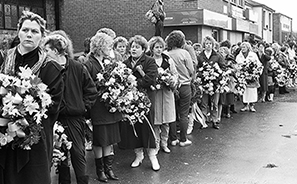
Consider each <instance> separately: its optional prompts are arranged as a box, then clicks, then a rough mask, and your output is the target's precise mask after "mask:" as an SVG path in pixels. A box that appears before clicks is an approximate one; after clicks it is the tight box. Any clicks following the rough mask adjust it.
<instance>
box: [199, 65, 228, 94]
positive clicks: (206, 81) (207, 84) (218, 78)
mask: <svg viewBox="0 0 297 184" xmlns="http://www.w3.org/2000/svg"><path fill="white" fill-rule="evenodd" d="M227 75H228V73H224V72H223V70H221V68H220V67H219V65H218V63H212V62H209V63H208V62H203V64H202V67H200V68H199V69H198V72H197V76H196V81H197V82H198V83H199V84H200V85H201V86H202V91H203V92H204V93H206V94H209V95H213V94H215V93H222V92H224V91H228V89H227V84H228V77H227Z"/></svg>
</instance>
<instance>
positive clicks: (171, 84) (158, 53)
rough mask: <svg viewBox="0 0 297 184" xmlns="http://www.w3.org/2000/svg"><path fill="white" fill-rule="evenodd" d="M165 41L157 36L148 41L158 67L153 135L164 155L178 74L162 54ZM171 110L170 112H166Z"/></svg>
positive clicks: (171, 61) (173, 112)
mask: <svg viewBox="0 0 297 184" xmlns="http://www.w3.org/2000/svg"><path fill="white" fill-rule="evenodd" d="M164 48H165V41H164V40H163V38H161V37H159V36H154V37H152V38H151V39H150V41H149V49H150V52H151V55H152V56H153V58H154V59H155V61H156V63H157V65H158V77H157V85H156V86H155V88H156V98H155V100H156V103H155V120H154V122H155V126H154V130H155V134H156V146H157V149H158V150H159V149H160V147H161V149H162V150H163V151H164V152H165V153H170V149H169V148H168V145H167V141H168V134H169V123H172V122H175V120H176V113H175V108H173V107H175V100H174V92H173V90H174V89H175V87H176V85H177V79H178V73H177V70H176V68H175V64H174V62H173V60H172V59H171V58H169V57H168V56H167V55H165V54H163V51H164ZM168 109H171V110H168Z"/></svg>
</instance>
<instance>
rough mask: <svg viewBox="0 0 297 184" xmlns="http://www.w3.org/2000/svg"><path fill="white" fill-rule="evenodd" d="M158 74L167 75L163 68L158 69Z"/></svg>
mask: <svg viewBox="0 0 297 184" xmlns="http://www.w3.org/2000/svg"><path fill="white" fill-rule="evenodd" d="M158 73H159V74H160V75H162V74H163V73H165V71H164V69H163V68H162V67H159V68H158Z"/></svg>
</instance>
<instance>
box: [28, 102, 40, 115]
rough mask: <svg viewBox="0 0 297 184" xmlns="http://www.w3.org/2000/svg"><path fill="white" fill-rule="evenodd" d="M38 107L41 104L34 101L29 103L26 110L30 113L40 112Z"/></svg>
mask: <svg viewBox="0 0 297 184" xmlns="http://www.w3.org/2000/svg"><path fill="white" fill-rule="evenodd" d="M38 109H39V105H38V103H37V102H33V103H31V104H30V105H28V106H27V107H26V110H27V111H28V112H29V114H30V115H32V114H33V113H36V112H38Z"/></svg>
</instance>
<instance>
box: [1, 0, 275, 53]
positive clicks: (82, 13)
mask: <svg viewBox="0 0 297 184" xmlns="http://www.w3.org/2000/svg"><path fill="white" fill-rule="evenodd" d="M154 2H155V0H0V37H1V35H3V33H4V34H15V33H16V24H17V20H18V18H19V17H20V14H21V11H22V10H23V9H28V10H31V11H33V12H36V13H38V14H40V15H41V16H43V17H44V18H45V19H46V20H47V23H48V26H47V28H48V29H49V30H55V29H63V30H65V31H66V33H68V34H69V35H70V37H71V39H72V41H73V45H74V49H75V52H80V51H82V50H83V40H84V39H85V38H86V37H91V36H93V35H94V34H95V33H96V31H97V30H98V29H100V28H103V27H109V28H111V29H113V30H114V31H115V32H116V33H117V35H119V36H124V37H126V38H130V37H131V36H134V35H136V34H140V35H143V36H145V37H146V38H147V39H149V38H151V37H152V36H153V34H154V25H152V24H151V23H150V22H149V21H148V20H146V18H145V17H144V15H145V13H146V12H147V10H149V9H150V7H151V5H152V4H153V3H154ZM250 2H251V0H164V4H165V7H164V8H165V12H166V14H167V17H166V19H165V22H164V24H165V28H164V35H167V34H168V33H169V32H171V31H172V30H175V29H179V30H182V31H183V32H184V33H185V35H186V39H189V40H191V41H192V42H201V41H202V38H203V37H205V36H206V35H212V36H213V37H214V38H215V39H216V40H217V41H222V40H226V39H228V40H230V41H231V43H237V42H240V41H242V40H243V39H246V38H250V37H252V38H258V39H262V38H264V39H266V38H267V36H266V35H264V34H263V33H262V32H260V31H259V30H262V28H263V27H262V26H263V25H262V24H263V22H261V20H260V19H261V16H258V17H257V16H256V17H255V16H254V14H255V11H254V9H253V8H254V7H253V6H254V5H253V3H250ZM273 17H275V16H273ZM257 18H259V19H257ZM273 25H275V24H273ZM266 32H268V33H269V34H270V29H268V30H266V31H265V33H266ZM1 33H2V34H1Z"/></svg>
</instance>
